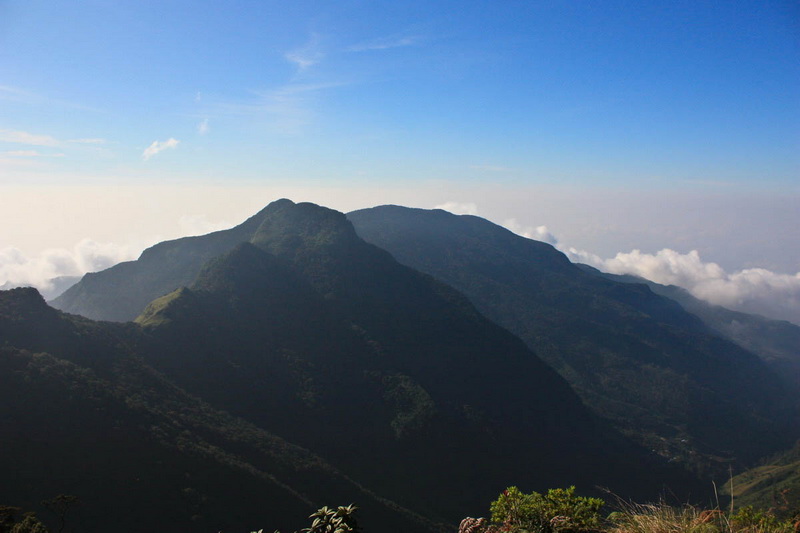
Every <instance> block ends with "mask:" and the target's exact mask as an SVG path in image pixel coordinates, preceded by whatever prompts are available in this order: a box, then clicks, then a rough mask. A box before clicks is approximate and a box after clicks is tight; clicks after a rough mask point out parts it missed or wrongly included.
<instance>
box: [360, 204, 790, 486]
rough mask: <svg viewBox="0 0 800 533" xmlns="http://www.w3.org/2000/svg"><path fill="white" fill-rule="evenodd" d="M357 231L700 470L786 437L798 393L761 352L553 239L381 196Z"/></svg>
mask: <svg viewBox="0 0 800 533" xmlns="http://www.w3.org/2000/svg"><path fill="white" fill-rule="evenodd" d="M348 218H349V219H350V220H351V221H352V222H353V224H354V226H355V228H356V230H357V232H358V234H359V235H360V236H361V237H363V238H364V239H365V240H367V241H368V242H371V243H373V244H376V245H378V246H380V247H382V248H384V249H386V250H388V251H389V252H390V253H392V255H393V256H394V257H395V258H396V259H397V260H398V261H400V262H401V263H403V264H406V265H409V266H411V267H413V268H416V269H418V270H420V271H422V272H426V273H428V274H430V275H432V276H434V277H436V278H437V279H440V280H442V281H444V282H446V283H448V284H450V285H452V286H453V287H455V288H456V289H458V290H460V291H462V292H463V293H464V294H465V295H467V296H468V297H469V298H470V299H471V300H472V301H473V302H474V303H475V305H476V307H477V308H478V309H479V310H480V311H481V312H482V313H485V314H486V316H487V317H489V318H490V319H492V320H495V321H496V322H497V323H498V324H500V325H503V326H505V327H506V328H508V329H509V330H510V331H512V332H513V333H515V334H517V335H519V336H520V337H521V338H522V339H523V340H524V341H525V342H526V343H527V344H528V345H529V346H530V347H531V348H532V349H534V350H535V351H536V352H537V354H539V355H540V356H541V357H542V358H543V359H544V360H545V361H547V362H548V363H550V364H551V365H552V366H553V367H554V368H555V369H556V370H558V371H559V373H560V374H561V375H562V376H564V377H565V378H566V379H567V381H569V382H570V384H571V385H572V386H573V387H574V388H575V390H576V391H577V392H578V393H579V394H580V395H581V397H582V398H583V400H584V401H585V402H586V404H587V405H588V406H590V407H591V408H593V409H594V410H595V412H597V413H598V414H600V415H602V416H604V417H607V418H609V419H611V420H613V421H614V422H615V423H616V425H617V426H618V427H619V428H620V429H622V430H623V431H625V432H626V434H628V435H631V436H633V437H635V438H636V439H637V440H638V441H639V442H641V443H643V444H645V445H646V446H648V447H650V448H652V449H654V450H656V451H658V452H659V453H661V454H663V455H664V456H666V457H670V458H672V459H673V460H679V461H682V462H684V463H686V464H689V465H691V466H693V467H694V468H696V469H698V470H699V471H708V470H709V469H710V470H711V471H717V472H721V473H724V472H725V471H726V470H727V463H728V462H729V461H733V460H737V461H738V464H748V463H751V462H752V461H754V460H755V459H757V458H758V457H760V456H762V455H765V454H767V453H772V452H774V451H775V450H778V449H781V448H782V447H785V446H788V445H790V444H791V442H792V441H793V438H794V436H796V435H797V426H796V421H795V411H796V408H795V404H794V402H793V401H792V400H791V399H790V395H789V394H788V393H787V391H786V389H785V387H784V386H783V384H782V383H781V382H780V380H779V379H778V378H777V377H776V376H775V374H774V373H773V372H771V371H770V370H769V369H768V368H766V366H765V365H764V364H763V362H762V361H760V360H759V359H758V357H756V356H755V355H753V354H752V353H750V352H748V351H746V350H744V349H743V348H741V347H740V346H738V345H736V344H734V343H732V342H730V341H728V340H726V339H723V338H721V337H720V336H718V335H717V334H716V333H715V332H714V331H712V330H710V329H709V328H708V327H707V326H706V325H705V324H704V323H703V322H702V321H701V320H700V319H698V318H697V317H695V316H694V315H691V314H689V313H687V312H686V311H685V310H684V309H683V308H682V307H681V306H680V305H679V304H677V303H676V302H674V301H672V300H670V299H668V298H664V297H662V296H659V295H657V294H655V293H653V292H652V291H651V290H650V289H649V288H648V287H646V286H644V285H633V284H627V283H619V282H615V281H611V280H608V279H604V278H602V277H600V276H597V275H592V274H590V273H587V272H584V271H583V270H581V269H580V268H578V267H577V266H575V265H573V264H571V263H570V262H569V261H568V260H567V258H566V257H565V256H564V255H563V254H561V253H560V252H558V251H557V250H555V249H554V248H553V247H552V246H550V245H548V244H545V243H541V242H536V241H532V240H529V239H525V238H523V237H520V236H518V235H515V234H513V233H511V232H510V231H508V230H506V229H504V228H502V227H500V226H497V225H495V224H492V223H491V222H488V221H486V220H484V219H481V218H478V217H474V216H456V215H453V214H450V213H447V212H445V211H441V210H433V211H428V210H422V209H409V208H404V207H398V206H382V207H376V208H372V209H365V210H360V211H355V212H353V213H350V214H348Z"/></svg>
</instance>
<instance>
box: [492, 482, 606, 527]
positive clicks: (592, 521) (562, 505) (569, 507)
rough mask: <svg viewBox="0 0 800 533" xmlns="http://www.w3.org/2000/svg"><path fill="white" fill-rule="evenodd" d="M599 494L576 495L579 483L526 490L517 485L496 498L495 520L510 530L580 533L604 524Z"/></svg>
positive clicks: (493, 507) (494, 502) (494, 506)
mask: <svg viewBox="0 0 800 533" xmlns="http://www.w3.org/2000/svg"><path fill="white" fill-rule="evenodd" d="M603 505H605V502H604V501H603V500H601V499H599V498H587V497H584V496H576V495H575V487H574V486H573V487H569V488H567V489H550V490H548V491H547V493H546V494H540V493H538V492H532V493H530V494H525V493H523V492H522V491H520V490H519V489H518V488H517V487H509V488H508V489H506V490H504V491H503V492H502V493H501V494H500V496H499V497H498V498H497V500H495V501H493V502H492V505H491V512H492V522H495V523H498V524H503V525H504V526H505V529H506V530H508V531H529V532H535V533H556V532H563V533H580V532H586V531H597V530H598V529H599V528H600V519H601V517H600V509H601V508H602V507H603Z"/></svg>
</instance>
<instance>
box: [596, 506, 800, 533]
mask: <svg viewBox="0 0 800 533" xmlns="http://www.w3.org/2000/svg"><path fill="white" fill-rule="evenodd" d="M609 518H610V519H611V525H610V526H609V527H608V528H607V529H606V532H608V533H797V527H796V526H797V524H792V523H791V522H788V521H780V520H777V519H775V518H774V517H772V516H771V515H766V516H764V515H747V514H744V515H742V514H738V515H737V514H734V515H733V518H732V517H730V516H728V515H727V514H725V513H724V512H722V511H720V510H719V509H712V510H708V509H705V510H703V509H699V508H697V507H694V506H691V505H685V506H683V507H672V506H670V505H666V504H644V505H643V504H626V505H625V506H624V509H623V510H622V511H619V512H616V513H613V514H612V516H611V517H609Z"/></svg>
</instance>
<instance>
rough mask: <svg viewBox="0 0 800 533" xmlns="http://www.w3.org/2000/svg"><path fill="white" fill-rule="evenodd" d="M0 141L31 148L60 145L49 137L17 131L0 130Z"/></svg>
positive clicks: (56, 140)
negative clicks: (25, 145)
mask: <svg viewBox="0 0 800 533" xmlns="http://www.w3.org/2000/svg"><path fill="white" fill-rule="evenodd" d="M0 141H4V142H9V143H17V144H28V145H31V146H58V145H60V144H61V143H60V142H59V141H58V139H55V138H54V137H51V136H50V135H37V134H34V133H28V132H27V131H19V130H0Z"/></svg>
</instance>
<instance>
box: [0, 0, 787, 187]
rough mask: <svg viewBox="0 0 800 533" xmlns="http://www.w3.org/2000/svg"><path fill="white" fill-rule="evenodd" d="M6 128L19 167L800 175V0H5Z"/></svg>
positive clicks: (392, 178) (432, 174) (558, 178)
mask: <svg viewBox="0 0 800 533" xmlns="http://www.w3.org/2000/svg"><path fill="white" fill-rule="evenodd" d="M0 130H3V132H4V133H3V134H0V153H3V154H4V156H0V157H3V162H2V163H0V164H3V165H4V166H0V172H3V169H6V170H5V172H4V173H5V176H6V177H5V178H3V177H2V176H0V180H3V181H6V182H7V181H16V182H19V181H20V180H22V179H25V180H27V181H31V182H47V181H55V182H59V183H63V182H64V180H67V181H70V180H77V181H82V180H83V181H90V180H101V181H102V180H111V181H112V182H113V181H114V180H121V181H137V180H139V181H141V180H147V179H154V180H160V181H163V180H187V179H188V180H195V179H203V180H207V181H214V182H227V181H228V180H242V179H244V180H250V181H256V182H267V183H268V182H270V181H271V180H272V181H275V180H278V181H280V180H284V181H285V180H298V179H300V180H321V181H323V182H328V181H331V180H359V179H362V180H367V181H370V182H375V181H376V180H378V181H380V182H386V183H396V182H398V181H405V180H410V181H414V180H430V179H445V180H449V179H458V180H472V181H476V182H482V181H490V180H494V181H497V180H501V181H506V182H509V181H510V182H516V183H525V184H531V183H541V182H544V183H563V182H568V183H571V184H583V183H593V184H598V183H600V184H602V183H613V184H622V185H631V186H665V185H669V186H672V185H674V184H678V185H680V184H682V183H700V184H703V183H709V182H711V183H716V182H723V183H736V184H742V183H752V182H754V181H756V180H758V182H759V183H761V184H763V185H765V186H770V187H783V186H790V187H795V190H796V184H797V180H798V176H799V175H800V156H798V153H799V152H800V7H798V4H797V3H796V2H794V1H737V2H698V1H669V2H666V1H664V2H641V1H603V2H592V1H570V2H566V1H564V2H558V1H548V2H535V1H524V2H509V1H502V2H489V1H487V2H469V1H458V2H449V1H435V2H431V1H424V2H422V1H419V2H416V1H413V2H361V1H339V2H320V1H315V2H303V1H299V2H270V1H250V2H241V1H240V2H236V1H232V2H197V1H192V2H189V1H161V2H149V1H111V0H95V1H88V0H87V1H74V2H63V1H56V0H51V1H40V0H11V1H9V0H5V1H0ZM20 132H24V133H27V134H30V135H32V136H40V137H43V138H38V137H35V138H31V137H24V136H23V137H21V135H20ZM169 139H175V140H176V141H178V143H177V144H175V143H172V144H173V145H174V146H171V145H169V144H168V141H169ZM79 140H83V141H84V142H75V141H79ZM86 140H93V142H86ZM26 141H27V142H26ZM31 141H33V142H31ZM154 142H158V143H164V144H163V145H162V144H159V145H156V146H155V147H154V153H153V155H151V156H150V157H149V158H147V159H146V160H145V157H143V153H144V151H145V149H146V148H148V147H149V146H151V145H152V143H154ZM158 148H163V149H162V150H160V151H159V150H158ZM25 154H29V155H27V156H26V155H25ZM32 154H36V155H32ZM46 156H52V157H46ZM9 160H10V162H9ZM26 163H27V164H26Z"/></svg>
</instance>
